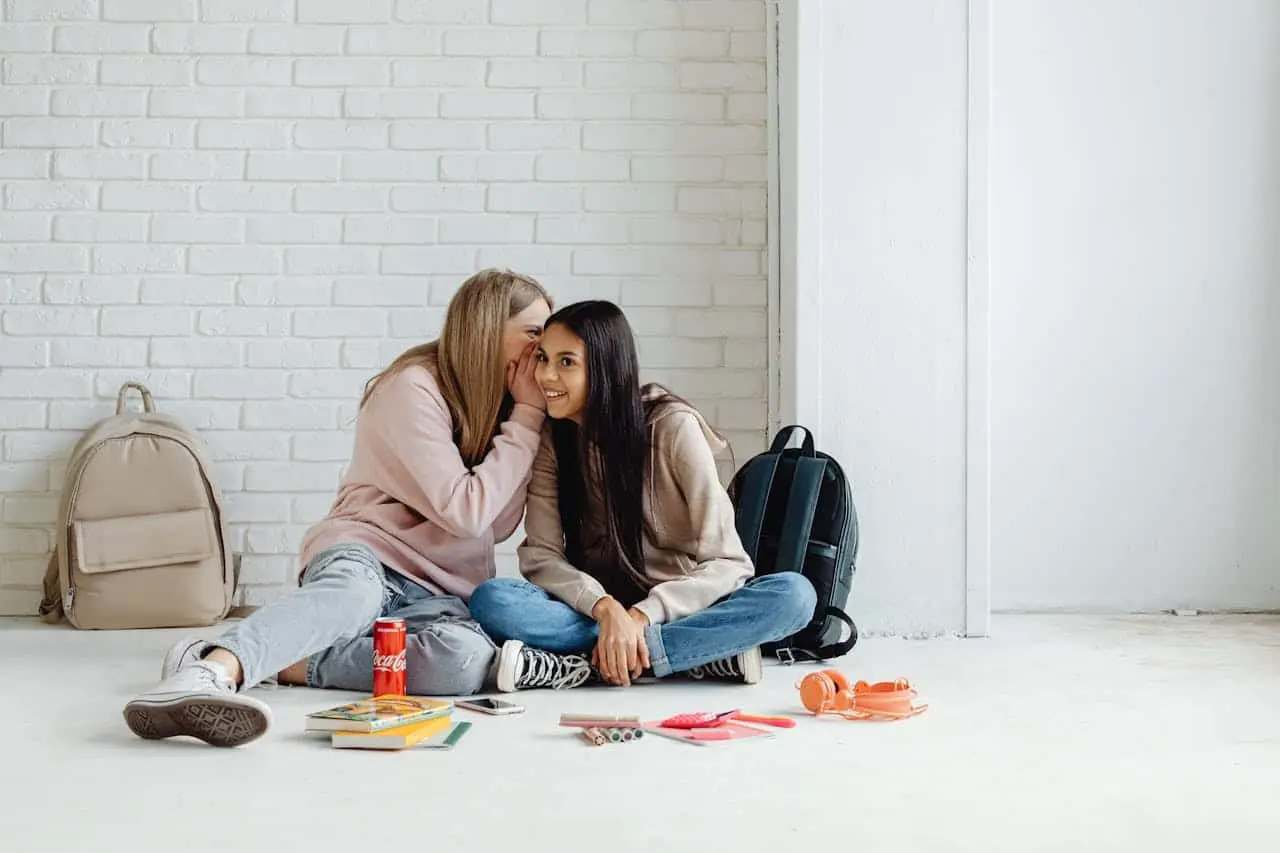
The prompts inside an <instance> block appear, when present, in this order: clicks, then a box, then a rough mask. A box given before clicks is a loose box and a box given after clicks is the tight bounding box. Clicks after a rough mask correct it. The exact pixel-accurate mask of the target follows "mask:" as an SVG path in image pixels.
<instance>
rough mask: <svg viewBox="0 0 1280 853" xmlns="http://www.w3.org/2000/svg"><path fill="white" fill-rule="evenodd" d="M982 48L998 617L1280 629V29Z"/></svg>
mask: <svg viewBox="0 0 1280 853" xmlns="http://www.w3.org/2000/svg"><path fill="white" fill-rule="evenodd" d="M992 22H993V30H992V45H993V56H992V68H993V78H992V80H993V88H992V136H991V143H992V148H991V162H992V184H991V191H992V192H991V228H992V230H991V239H992V246H993V250H992V255H991V261H992V282H991V295H992V298H991V304H992V310H993V313H992V366H993V371H992V463H993V475H992V567H991V572H992V580H993V605H994V607H996V608H997V609H1007V608H1013V609H1022V608H1030V609H1044V608H1051V609H1059V608H1067V609H1091V610H1092V609H1102V610H1135V609H1141V610H1151V609H1159V608H1174V607H1198V608H1246V609H1248V608H1276V607H1280V525H1278V524H1277V523H1276V517H1277V513H1278V512H1280V452H1278V449H1280V337H1278V336H1277V335H1276V324H1277V322H1280V242H1278V241H1277V237H1278V236H1280V5H1278V4H1276V3H1274V2H1268V0H1253V2H1247V1H1246V2H1232V3H1221V2H1212V1H1211V0H1198V2H1184V3H1177V4H1159V5H1158V8H1157V4H1150V3H1137V2H1122V3H1117V2H1113V1H1112V2H1103V1H1102V0H1095V2H1089V3H1072V4H1065V3H1054V2H1036V0H1017V2H1000V3H996V4H994V14H993V17H992Z"/></svg>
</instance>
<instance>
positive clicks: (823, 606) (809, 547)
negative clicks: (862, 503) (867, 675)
mask: <svg viewBox="0 0 1280 853" xmlns="http://www.w3.org/2000/svg"><path fill="white" fill-rule="evenodd" d="M797 430H798V431H800V432H803V433H804V442H803V444H802V445H801V446H800V447H799V448H787V444H788V443H789V442H790V441H791V436H792V434H793V433H794V432H796V431H797ZM729 497H730V500H732V501H733V506H734V510H735V514H736V526H737V529H738V535H739V536H740V537H741V539H742V545H743V547H744V548H745V549H746V551H747V555H748V556H749V557H751V560H752V562H753V563H755V567H756V574H757V575H768V574H772V573H774V572H800V573H802V574H803V575H804V576H805V577H806V578H808V579H809V581H810V582H811V583H812V584H813V588H814V589H815V590H816V591H817V593H818V604H817V607H816V608H815V610H814V614H813V619H812V620H811V621H810V622H809V624H808V625H806V626H805V627H803V628H801V629H800V630H799V631H797V632H796V633H795V634H792V635H791V636H790V637H784V638H783V639H781V640H779V641H778V642H775V643H767V644H765V645H763V646H761V651H762V652H763V653H764V654H768V655H775V656H776V657H777V658H778V659H779V660H781V661H782V662H784V663H791V662H793V661H795V660H798V659H804V658H807V659H810V660H825V659H827V658H836V657H840V656H841V655H844V654H847V653H848V651H849V650H850V649H852V648H853V646H854V644H855V643H857V642H858V628H857V626H856V625H854V624H853V620H852V619H850V618H849V615H848V614H847V613H845V612H844V608H845V607H846V606H847V604H848V601H849V589H850V587H851V585H852V583H853V573H854V562H855V560H856V559H857V556H858V514H857V511H856V510H855V509H854V505H853V493H852V491H851V489H850V488H849V481H848V480H847V479H845V476H844V472H843V471H842V470H841V469H840V465H839V463H837V462H836V461H835V460H834V459H832V458H831V457H830V456H828V455H827V454H825V453H822V452H821V451H817V450H814V447H813V434H812V433H811V432H809V430H808V429H806V428H804V427H802V426H788V427H784V428H783V429H782V430H780V431H779V432H778V434H777V436H776V437H775V438H774V440H773V445H772V446H771V447H770V448H769V450H768V451H766V452H764V453H761V454H759V455H758V456H753V457H752V458H751V459H749V460H747V462H746V463H745V464H744V465H743V466H742V468H740V469H739V470H738V472H737V473H736V474H734V476H733V480H732V481H730V483H729ZM845 626H848V629H849V636H848V637H847V638H846V639H843V640H842V639H841V635H842V634H844V632H845V631H844V629H845Z"/></svg>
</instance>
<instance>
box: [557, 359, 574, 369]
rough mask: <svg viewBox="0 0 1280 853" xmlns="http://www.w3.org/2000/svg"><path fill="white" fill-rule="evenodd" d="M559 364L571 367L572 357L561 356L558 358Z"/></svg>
mask: <svg viewBox="0 0 1280 853" xmlns="http://www.w3.org/2000/svg"><path fill="white" fill-rule="evenodd" d="M560 366H561V367H573V359H571V358H562V359H560Z"/></svg>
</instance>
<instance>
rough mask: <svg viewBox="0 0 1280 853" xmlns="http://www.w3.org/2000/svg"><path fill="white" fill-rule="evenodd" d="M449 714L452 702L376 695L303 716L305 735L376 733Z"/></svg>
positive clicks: (416, 697) (451, 709)
mask: <svg viewBox="0 0 1280 853" xmlns="http://www.w3.org/2000/svg"><path fill="white" fill-rule="evenodd" d="M452 713H453V703H452V702H448V701H444V700H441V699H428V698H426V697H424V696H377V697H371V698H368V699H360V700H358V701H356V702H348V703H347V704H345V705H338V706H337V707H334V708H326V709H325V710H323V711H316V712H314V713H311V714H308V715H307V728H306V730H307V731H309V732H335V731H346V732H376V731H381V730H383V729H389V728H393V727H395V726H403V725H407V724H408V723H420V722H423V721H425V720H430V719H432V718H433V717H442V716H447V715H449V714H452Z"/></svg>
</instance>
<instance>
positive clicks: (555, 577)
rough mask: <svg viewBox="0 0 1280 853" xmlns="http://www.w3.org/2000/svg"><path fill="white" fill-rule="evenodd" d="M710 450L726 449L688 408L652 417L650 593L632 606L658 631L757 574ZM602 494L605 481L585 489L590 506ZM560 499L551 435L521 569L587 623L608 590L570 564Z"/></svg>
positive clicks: (665, 409)
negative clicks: (744, 545) (558, 497)
mask: <svg viewBox="0 0 1280 853" xmlns="http://www.w3.org/2000/svg"><path fill="white" fill-rule="evenodd" d="M713 447H714V448H715V449H716V450H721V449H723V448H724V447H725V444H724V442H723V441H721V440H720V438H719V437H718V436H716V435H715V433H713V432H712V431H711V428H710V427H709V426H708V425H707V422H706V420H704V419H703V417H702V415H701V414H700V413H699V412H698V411H697V410H696V409H694V408H692V407H690V406H687V405H684V404H682V403H674V402H673V403H666V404H662V405H660V406H658V407H657V409H656V411H655V412H654V414H653V416H652V417H651V419H650V423H649V465H648V471H646V478H645V482H646V488H645V499H644V504H645V506H644V558H645V559H644V570H645V574H646V576H647V577H648V579H649V584H650V586H651V588H650V589H649V590H648V595H647V597H645V598H644V599H642V600H640V601H639V602H638V603H637V604H636V605H635V607H636V609H638V610H640V611H642V612H643V613H644V614H645V615H646V616H647V617H649V621H650V622H651V623H652V624H654V625H657V624H659V623H662V622H671V621H674V620H676V619H680V618H681V617H684V616H688V615H690V614H693V613H697V612H698V611H700V610H704V609H706V608H707V607H708V606H710V605H711V604H714V603H715V602H716V601H717V600H719V599H720V598H722V597H724V596H726V595H728V594H729V593H731V592H734V591H735V590H737V589H738V588H739V587H741V586H742V585H743V584H744V583H746V581H747V580H748V579H749V578H750V577H751V576H752V575H753V574H754V573H755V569H754V567H753V566H752V564H751V560H750V558H749V557H748V556H747V553H746V551H745V550H744V549H743V547H742V541H741V540H740V539H739V538H738V532H737V529H736V528H735V526H734V511H733V505H732V503H730V501H729V496H728V494H727V493H726V492H725V489H724V487H723V486H722V485H721V483H720V477H719V473H718V471H717V469H716V462H715V456H714V455H713V451H712V448H713ZM599 488H600V486H599V484H598V482H591V483H589V484H588V486H587V494H588V496H589V497H588V499H589V500H593V501H595V502H596V506H597V507H598V506H599V502H598V499H597V497H596V496H598V495H599ZM556 493H557V488H556V454H555V448H554V446H553V444H552V441H551V431H550V429H549V428H547V429H543V431H542V440H541V444H540V446H539V448H538V455H537V456H536V457H535V459H534V463H533V474H532V480H531V481H530V484H529V493H528V499H527V509H526V515H525V519H524V526H525V533H526V534H527V538H526V539H525V541H524V542H523V543H522V544H521V545H520V548H519V550H518V553H519V557H520V571H521V573H522V574H523V575H524V576H525V578H526V579H527V580H529V581H530V582H531V583H534V584H536V585H537V586H539V587H541V588H542V589H544V590H546V591H547V592H549V593H550V594H551V595H553V596H555V597H556V598H558V599H560V600H561V601H563V602H565V603H566V604H568V605H570V606H571V607H573V608H574V609H575V610H577V611H579V612H580V613H583V614H585V615H587V616H590V615H591V609H592V608H593V607H594V606H595V605H596V603H597V602H598V601H599V600H600V599H601V598H603V597H604V596H605V595H606V594H607V593H606V592H605V589H604V587H603V586H602V585H601V583H600V582H599V581H598V580H596V578H594V577H592V576H591V575H589V574H587V573H586V572H584V571H581V570H579V569H578V568H576V567H574V566H572V565H570V564H569V562H568V561H567V560H566V559H565V547H564V531H563V529H562V527H561V525H560V511H559V505H558V501H557V494H556ZM593 516H598V513H588V523H589V522H590V520H591V518H592V517H593ZM584 527H586V524H584ZM588 535H589V534H588Z"/></svg>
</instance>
